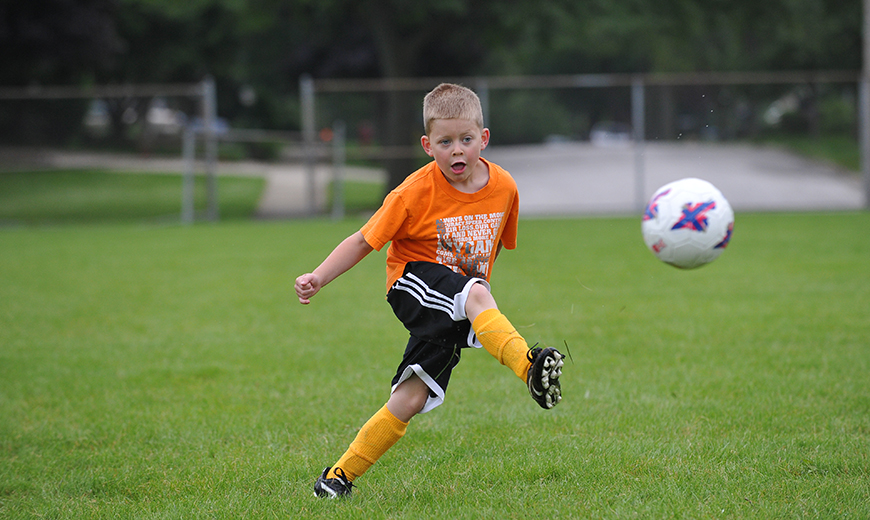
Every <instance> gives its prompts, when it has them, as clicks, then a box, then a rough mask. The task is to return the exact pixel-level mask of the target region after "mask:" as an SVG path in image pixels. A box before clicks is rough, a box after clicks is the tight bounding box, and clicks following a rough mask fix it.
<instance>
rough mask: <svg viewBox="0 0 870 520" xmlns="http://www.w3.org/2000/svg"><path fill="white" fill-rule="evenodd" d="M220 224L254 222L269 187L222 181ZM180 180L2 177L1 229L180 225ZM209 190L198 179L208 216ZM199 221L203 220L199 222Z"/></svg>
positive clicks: (197, 199)
mask: <svg viewBox="0 0 870 520" xmlns="http://www.w3.org/2000/svg"><path fill="white" fill-rule="evenodd" d="M217 184H218V194H219V204H220V212H221V218H222V219H225V220H226V219H229V220H232V219H239V218H250V217H252V216H253V215H254V212H255V211H256V209H257V200H258V198H259V196H260V193H261V192H262V191H263V186H264V184H265V181H264V180H263V179H262V178H252V177H218V181H217ZM181 185H182V180H181V175H180V174H178V175H171V174H165V175H163V174H161V175H152V174H144V175H142V174H135V173H120V174H119V173H116V172H111V171H91V170H46V171H19V172H0V225H3V224H5V225H34V224H36V225H43V224H58V223H63V224H71V223H72V224H76V223H102V222H115V223H118V222H178V220H179V219H180V218H181ZM206 198H207V188H206V181H205V177H204V176H203V175H197V176H196V182H195V184H194V205H195V209H196V212H197V213H200V214H204V213H205V212H206V205H207V203H206ZM201 218H204V216H203V217H201Z"/></svg>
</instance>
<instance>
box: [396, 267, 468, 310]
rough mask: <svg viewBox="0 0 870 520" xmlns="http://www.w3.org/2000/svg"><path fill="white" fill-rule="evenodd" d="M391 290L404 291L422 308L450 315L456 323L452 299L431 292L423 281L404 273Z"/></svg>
mask: <svg viewBox="0 0 870 520" xmlns="http://www.w3.org/2000/svg"><path fill="white" fill-rule="evenodd" d="M393 289H398V290H400V291H405V292H406V293H408V294H410V295H411V296H413V297H414V298H415V299H416V300H417V301H418V302H420V305H422V306H423V307H428V308H430V309H435V310H439V311H442V312H445V313H447V314H448V315H450V317H451V318H452V319H453V321H457V320H456V318H455V316H456V313H455V309H454V305H453V297H452V296H450V297H448V296H445V295H443V294H441V293H439V292H436V291H434V290H432V289H431V288H430V287H429V286H428V285H426V283H425V282H424V281H423V280H421V279H420V278H418V277H416V276H414V275H413V274H411V273H405V275H404V276H402V277H401V278H399V279H398V281H396V284H395V286H393Z"/></svg>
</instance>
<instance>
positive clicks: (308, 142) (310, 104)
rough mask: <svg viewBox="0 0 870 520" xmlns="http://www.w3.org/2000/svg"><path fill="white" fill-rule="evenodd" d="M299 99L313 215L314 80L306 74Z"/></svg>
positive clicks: (314, 160) (314, 200) (311, 213)
mask: <svg viewBox="0 0 870 520" xmlns="http://www.w3.org/2000/svg"><path fill="white" fill-rule="evenodd" d="M299 101H300V103H301V104H302V142H303V144H304V150H305V171H306V174H307V178H308V214H309V215H314V213H315V212H316V211H317V200H316V197H317V186H316V176H317V172H316V171H315V163H316V159H315V157H314V154H315V149H314V147H315V142H314V140H315V137H316V135H317V132H316V130H315V128H314V125H315V113H314V80H313V79H312V78H311V76H309V75H308V74H303V75H302V76H301V77H300V78H299Z"/></svg>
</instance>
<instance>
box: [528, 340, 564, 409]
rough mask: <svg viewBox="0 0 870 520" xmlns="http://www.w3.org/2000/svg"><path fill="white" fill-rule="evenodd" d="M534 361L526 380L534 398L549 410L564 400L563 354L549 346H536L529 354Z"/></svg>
mask: <svg viewBox="0 0 870 520" xmlns="http://www.w3.org/2000/svg"><path fill="white" fill-rule="evenodd" d="M527 355H528V358H529V361H531V362H532V366H531V368H529V375H528V377H527V378H526V382H527V383H528V385H529V393H530V394H531V395H532V399H534V400H535V402H536V403H538V404H539V405H540V406H541V408H544V409H547V410H549V409H550V408H552V407H554V406H556V405H557V404H559V401H561V400H562V385H561V383H559V377H560V376H561V375H562V365H564V364H565V362H564V361H562V354H561V353H559V351H558V350H556V349H554V348H552V347H547V348H541V347H534V348H532V349H530V350H529V353H528V354H527Z"/></svg>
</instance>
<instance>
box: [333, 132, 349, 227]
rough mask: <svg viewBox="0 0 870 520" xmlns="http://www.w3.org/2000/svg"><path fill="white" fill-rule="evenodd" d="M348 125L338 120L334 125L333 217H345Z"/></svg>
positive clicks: (338, 218) (336, 218)
mask: <svg viewBox="0 0 870 520" xmlns="http://www.w3.org/2000/svg"><path fill="white" fill-rule="evenodd" d="M346 145H347V125H346V124H345V122H344V121H341V120H338V121H336V122H335V123H333V125H332V218H333V220H341V219H343V218H344V210H345V208H344V164H345V157H346V153H345V146H346Z"/></svg>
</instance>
